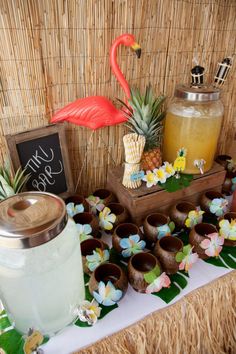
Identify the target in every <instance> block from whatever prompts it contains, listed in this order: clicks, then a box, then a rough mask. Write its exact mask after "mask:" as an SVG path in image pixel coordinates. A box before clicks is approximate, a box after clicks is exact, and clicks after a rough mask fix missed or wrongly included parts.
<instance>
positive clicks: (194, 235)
mask: <svg viewBox="0 0 236 354" xmlns="http://www.w3.org/2000/svg"><path fill="white" fill-rule="evenodd" d="M217 232H218V231H217V229H216V227H215V226H214V225H212V224H207V223H200V224H197V225H195V226H194V227H193V228H192V230H191V231H190V234H189V243H190V244H191V245H192V246H193V250H194V252H197V253H198V256H199V258H201V259H207V258H209V256H207V255H206V254H205V250H204V249H203V248H202V247H201V246H200V243H201V242H202V241H204V240H205V239H206V238H208V237H207V235H210V234H212V233H217Z"/></svg>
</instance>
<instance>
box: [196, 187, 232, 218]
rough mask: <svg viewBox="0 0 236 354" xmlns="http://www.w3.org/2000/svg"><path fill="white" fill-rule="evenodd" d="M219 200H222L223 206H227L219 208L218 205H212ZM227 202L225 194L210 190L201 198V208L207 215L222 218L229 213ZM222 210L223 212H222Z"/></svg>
mask: <svg viewBox="0 0 236 354" xmlns="http://www.w3.org/2000/svg"><path fill="white" fill-rule="evenodd" d="M214 200H215V201H216V202H217V200H218V201H219V200H221V201H222V203H223V204H225V205H224V206H223V204H222V205H220V206H217V204H215V205H212V203H213V204H214V202H213V201H214ZM227 204H228V202H227V200H226V199H225V198H224V196H223V194H221V193H220V192H217V191H214V190H210V191H207V192H205V193H203V194H202V196H201V198H200V206H201V209H202V210H204V211H205V212H206V213H208V214H211V215H214V216H216V217H219V216H222V215H223V214H224V213H225V212H226V211H227ZM220 208H221V210H220Z"/></svg>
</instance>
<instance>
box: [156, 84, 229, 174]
mask: <svg viewBox="0 0 236 354" xmlns="http://www.w3.org/2000/svg"><path fill="white" fill-rule="evenodd" d="M223 112H224V108H223V105H222V103H221V101H220V90H219V89H217V88H214V87H212V86H188V85H179V86H177V87H176V89H175V97H174V99H173V101H172V103H171V104H170V106H169V108H168V111H167V115H166V119H165V128H164V145H163V158H164V160H165V161H168V162H171V163H173V162H174V160H175V159H176V157H177V152H178V151H179V150H180V149H182V148H184V149H185V151H186V167H185V170H184V173H193V174H198V173H200V172H201V171H200V169H199V167H197V166H196V165H197V164H196V161H200V160H204V161H205V164H204V167H203V169H204V172H206V171H208V170H209V169H211V167H212V164H213V161H214V157H215V152H216V148H217V142H218V137H219V134H220V128H221V123H222V117H223Z"/></svg>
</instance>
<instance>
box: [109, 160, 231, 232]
mask: <svg viewBox="0 0 236 354" xmlns="http://www.w3.org/2000/svg"><path fill="white" fill-rule="evenodd" d="M225 173H226V172H225V170H224V168H223V167H222V166H221V165H219V164H217V163H214V165H213V168H212V169H211V170H210V171H208V172H206V173H205V174H203V175H195V176H194V180H193V181H192V182H191V184H190V186H189V187H186V188H184V189H181V190H178V191H176V192H172V193H169V192H166V191H165V190H163V189H161V188H160V187H159V186H154V187H151V188H147V187H146V184H144V183H143V184H142V186H141V187H140V188H138V189H127V188H125V187H124V186H123V185H122V178H123V167H122V166H118V167H116V168H115V169H113V170H110V171H109V172H108V176H107V189H109V190H111V191H112V192H113V193H114V194H115V195H116V197H117V199H118V200H119V202H120V203H121V204H123V205H124V206H125V207H126V208H127V209H128V211H129V213H130V215H131V217H132V220H133V222H135V223H136V224H138V225H140V224H142V221H143V219H144V218H145V217H146V216H147V215H148V214H150V213H153V212H158V211H159V212H164V213H167V214H168V210H169V208H170V207H171V206H172V205H173V204H174V203H176V202H178V201H180V200H185V201H190V202H192V203H194V204H195V205H198V204H199V199H200V197H201V195H202V193H203V192H205V191H207V190H210V189H214V190H215V191H219V192H220V191H221V187H222V184H223V182H224V179H225Z"/></svg>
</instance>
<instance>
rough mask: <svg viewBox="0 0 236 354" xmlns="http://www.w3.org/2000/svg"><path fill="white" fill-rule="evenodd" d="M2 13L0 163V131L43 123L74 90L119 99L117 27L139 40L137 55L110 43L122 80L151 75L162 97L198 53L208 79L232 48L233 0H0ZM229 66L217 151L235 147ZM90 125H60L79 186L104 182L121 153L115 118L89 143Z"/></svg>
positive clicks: (235, 108) (234, 86) (0, 146)
mask: <svg viewBox="0 0 236 354" xmlns="http://www.w3.org/2000/svg"><path fill="white" fill-rule="evenodd" d="M0 15H1V16H0V29H1V30H0V53H1V55H0V61H1V67H0V105H1V117H0V163H1V162H3V161H4V160H5V159H6V157H8V152H7V148H6V142H5V138H4V135H6V134H13V133H16V132H21V131H26V130H30V129H34V128H37V127H41V126H45V125H47V124H48V123H49V120H50V117H51V116H52V114H53V113H54V112H55V111H56V110H57V109H59V108H61V107H63V106H65V105H66V104H68V103H70V102H72V101H74V100H75V99H77V98H80V97H85V96H91V95H103V96H107V97H108V98H110V99H111V100H113V101H114V102H115V98H116V97H119V98H121V99H124V93H123V91H122V89H121V87H120V85H119V83H118V82H117V81H116V79H115V77H114V76H113V75H112V73H111V69H110V66H109V49H110V46H111V44H112V41H113V40H114V38H116V37H117V36H118V35H120V34H122V33H126V32H128V33H133V34H134V35H135V38H136V40H137V42H138V43H139V44H140V45H141V47H142V56H141V59H139V60H138V59H137V58H136V57H135V55H134V54H133V52H132V51H131V50H130V49H129V48H127V47H123V48H120V50H119V53H118V62H119V65H120V67H121V70H122V71H123V73H124V75H125V76H126V78H127V81H128V82H129V84H130V86H131V87H132V86H137V87H140V88H141V89H144V88H145V86H146V85H147V84H148V83H149V82H151V83H152V86H153V87H154V90H155V92H156V93H157V94H159V93H164V94H166V95H167V96H168V98H170V97H171V96H172V94H173V91H174V87H175V85H176V83H181V82H189V80H190V69H191V68H192V67H193V66H194V65H195V64H196V61H197V62H198V63H199V64H200V65H202V66H204V67H205V68H206V81H212V79H213V76H214V73H215V71H216V68H217V63H218V62H219V61H221V60H222V59H223V58H224V57H226V56H232V55H233V54H234V53H236V39H235V38H236V36H235V34H236V1H235V0H224V1H223V0H0ZM235 59H236V57H235ZM194 60H195V61H194ZM235 61H236V60H235ZM235 72H236V64H235V62H234V66H233V69H232V70H231V72H230V75H229V78H228V80H227V82H226V84H225V87H224V92H223V95H222V100H223V103H224V106H225V116H224V122H223V126H222V131H221V137H220V141H219V152H221V153H223V152H224V153H233V152H234V153H235V155H236V148H235V147H236V145H235V140H234V139H235V136H234V134H235V127H236V105H235V101H236V82H235ZM115 104H116V102H115ZM91 132H92V131H91V130H89V129H88V128H84V127H77V126H75V125H72V124H68V125H67V137H68V147H69V155H70V158H71V166H72V170H73V176H74V180H75V182H76V179H77V177H78V175H79V173H80V171H81V167H82V164H83V161H84V169H83V171H82V176H81V177H82V178H81V181H80V184H79V189H78V191H80V192H81V193H84V194H88V193H90V192H91V191H92V190H94V189H95V188H97V187H101V186H103V185H104V184H105V182H106V174H107V170H108V168H111V167H112V166H113V165H114V164H119V163H121V162H123V155H124V150H123V141H122V137H123V135H124V133H125V132H126V129H125V127H124V126H123V125H119V126H115V127H108V128H102V129H99V130H97V131H95V133H94V134H93V136H92V139H91V141H92V142H91V144H90V145H89V146H88V147H87V145H88V141H89V138H90V136H91ZM86 150H87V154H86Z"/></svg>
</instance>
